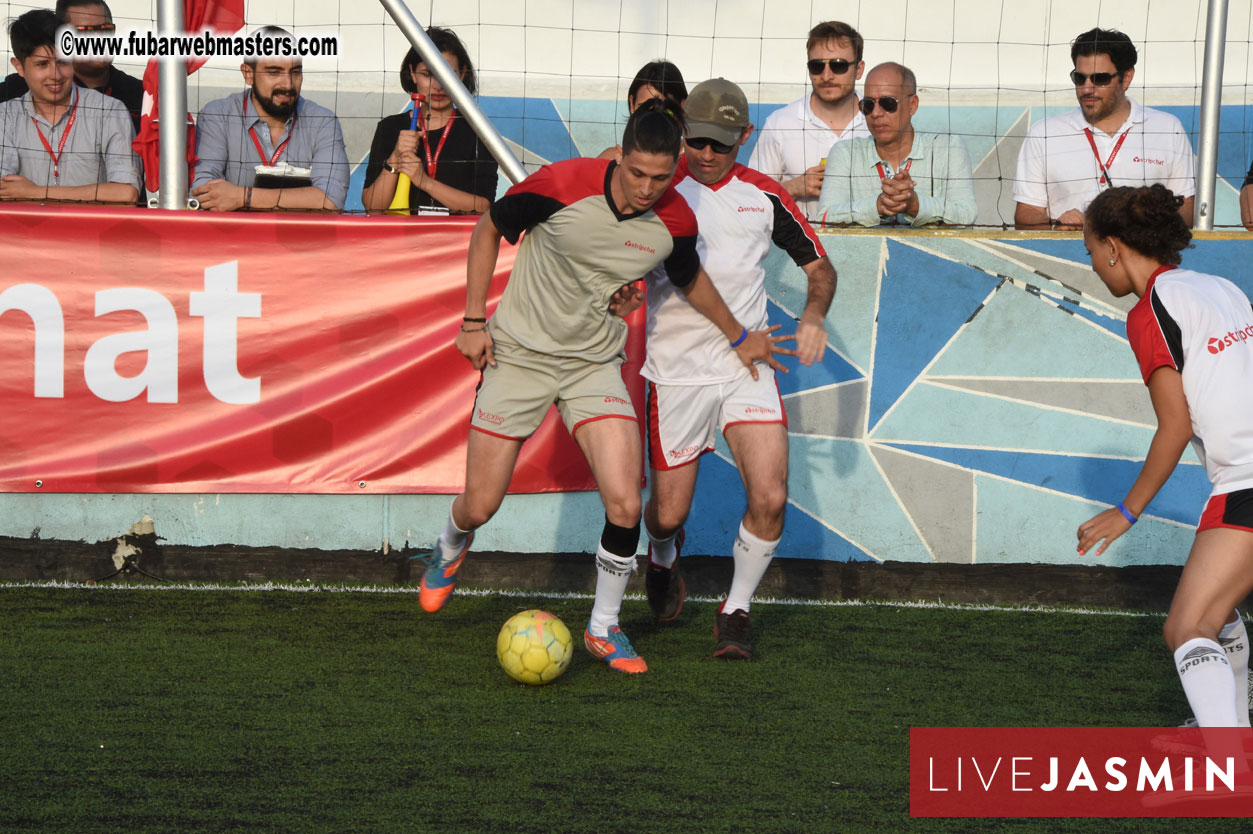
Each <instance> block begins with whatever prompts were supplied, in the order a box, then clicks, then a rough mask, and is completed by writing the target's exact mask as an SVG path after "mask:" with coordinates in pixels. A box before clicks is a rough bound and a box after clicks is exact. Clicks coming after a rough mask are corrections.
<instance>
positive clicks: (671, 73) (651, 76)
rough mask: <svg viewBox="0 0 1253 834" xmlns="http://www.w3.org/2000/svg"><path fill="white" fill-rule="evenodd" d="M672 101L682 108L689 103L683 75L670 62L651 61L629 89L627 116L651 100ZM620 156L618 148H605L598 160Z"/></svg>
mask: <svg viewBox="0 0 1253 834" xmlns="http://www.w3.org/2000/svg"><path fill="white" fill-rule="evenodd" d="M654 98H659V99H662V100H665V99H670V100H672V101H675V102H677V103H678V105H679V106H680V107H682V106H683V102H685V101H687V84H685V83H683V73H681V72H679V68H678V67H676V66H675V65H674V64H672V63H670V62H669V61H649V62H648V63H647V64H645V65H644V66H642V67H640V71H639V72H637V73H635V78H634V79H633V80H632V81H631V86H630V87H629V88H627V114H628V115H629V114H631V113H634V112H635V109H636V108H637V107H639V106H640V105H641V104H643V103H644V102H646V101H648V100H649V99H654ZM617 155H618V148H617V147H616V146H615V147H612V148H605V149H604V150H603V151H601V152H600V156H599V157H597V158H598V159H613V158H614V157H615V156H617Z"/></svg>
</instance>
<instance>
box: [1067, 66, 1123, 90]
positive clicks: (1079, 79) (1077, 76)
mask: <svg viewBox="0 0 1253 834" xmlns="http://www.w3.org/2000/svg"><path fill="white" fill-rule="evenodd" d="M1120 77H1122V73H1121V72H1094V73H1092V74H1091V75H1084V74H1083V73H1081V72H1079V71H1078V70H1071V71H1070V80H1071V81H1073V82H1075V86H1076V87H1082V86H1083V85H1084V84H1086V83H1087V82H1088V79H1089V78H1091V79H1092V86H1093V87H1108V86H1109V83H1110V82H1111V81H1113V80H1114V79H1115V78H1120Z"/></svg>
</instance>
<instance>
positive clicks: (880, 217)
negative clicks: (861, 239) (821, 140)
mask: <svg viewBox="0 0 1253 834" xmlns="http://www.w3.org/2000/svg"><path fill="white" fill-rule="evenodd" d="M860 106H861V112H862V114H863V115H865V117H866V124H867V125H868V126H869V128H870V136H871V138H869V139H853V140H852V141H849V142H839V143H837V144H835V145H833V146H832V147H831V150H830V151H829V152H828V154H827V168H826V176H825V177H824V178H823V183H822V193H821V195H820V196H819V198H818V205H819V209H818V212H819V218H820V219H821V221H822V222H823V223H827V224H831V225H842V226H878V225H907V226H925V225H929V224H933V223H946V224H949V225H955V226H965V225H969V224H971V223H973V222H974V220H975V215H976V214H977V213H978V208H977V206H976V204H975V188H974V178H973V175H972V174H971V168H970V153H969V152H968V151H967V150H966V145H965V143H963V142H962V140H961V137H959V136H949V135H946V134H942V133H921V132H919V131H916V130H914V126H913V115H914V113H916V112H917V111H918V81H917V79H916V78H915V77H914V73H913V71H911V70H910V69H909V67H906V66H902V65H901V64H897V63H891V62H889V63H884V64H879V65H878V66H877V67H875V68H874V69H872V70H871V71H870V73H869V74H868V75H867V76H866V88H865V91H864V95H863V96H862V99H861V105H860Z"/></svg>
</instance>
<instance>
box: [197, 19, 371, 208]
mask: <svg viewBox="0 0 1253 834" xmlns="http://www.w3.org/2000/svg"><path fill="white" fill-rule="evenodd" d="M257 34H259V35H261V36H264V37H268V38H271V39H272V40H274V41H278V40H288V41H290V40H292V36H291V34H290V33H288V32H287V31H286V30H284V29H280V28H278V27H276V26H270V27H266V28H265V29H262V30H261V31H260V32H258V33H257ZM240 71H241V72H242V73H243V74H244V82H245V83H246V84H247V85H248V89H247V90H244V91H243V92H242V93H232V94H231V95H229V96H227V97H225V98H220V99H217V100H216V101H211V102H209V103H208V104H206V105H205V107H204V109H203V110H202V111H201V112H200V118H199V120H198V121H197V124H196V155H197V156H198V157H199V158H200V161H199V162H198V163H197V164H196V176H195V178H194V179H193V181H192V192H191V193H192V196H194V197H196V198H197V199H198V200H199V201H200V207H201V208H202V209H207V210H209V211H238V210H240V209H252V210H260V211H271V210H275V209H305V210H324V211H336V210H338V209H340V208H342V207H343V205H344V199H345V198H346V197H347V196H348V174H349V170H348V154H347V152H346V151H345V149H344V134H343V132H342V131H341V130H340V126H339V120H338V119H337V118H335V114H334V113H332V112H331V111H330V110H327V109H326V108H325V107H322V106H320V105H317V104H314V103H313V102H312V101H310V100H309V99H306V98H301V96H300V85H301V81H302V72H303V68H302V66H301V60H300V58H286V57H268V56H260V57H256V58H250V59H248V60H247V61H245V62H244V64H243V65H242V66H241V67H240ZM285 164H286V165H288V166H291V167H292V168H295V169H298V170H296V171H294V172H291V171H287V173H286V174H283V173H277V172H275V171H274V169H283V170H286V168H285ZM299 169H303V170H305V171H308V174H307V175H302V173H301V171H300V170H299Z"/></svg>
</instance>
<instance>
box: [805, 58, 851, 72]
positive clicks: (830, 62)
mask: <svg viewBox="0 0 1253 834" xmlns="http://www.w3.org/2000/svg"><path fill="white" fill-rule="evenodd" d="M805 66H807V67H809V74H810V75H822V68H823V67H830V68H831V72H833V73H835V74H836V75H843V74H844V73H846V72H848V68H849V67H851V66H852V64H851V63H849V62H848V61H845V60H844V59H843V58H827V59H826V60H823V59H822V58H812V59H810V60H808V61H806V62H805Z"/></svg>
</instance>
